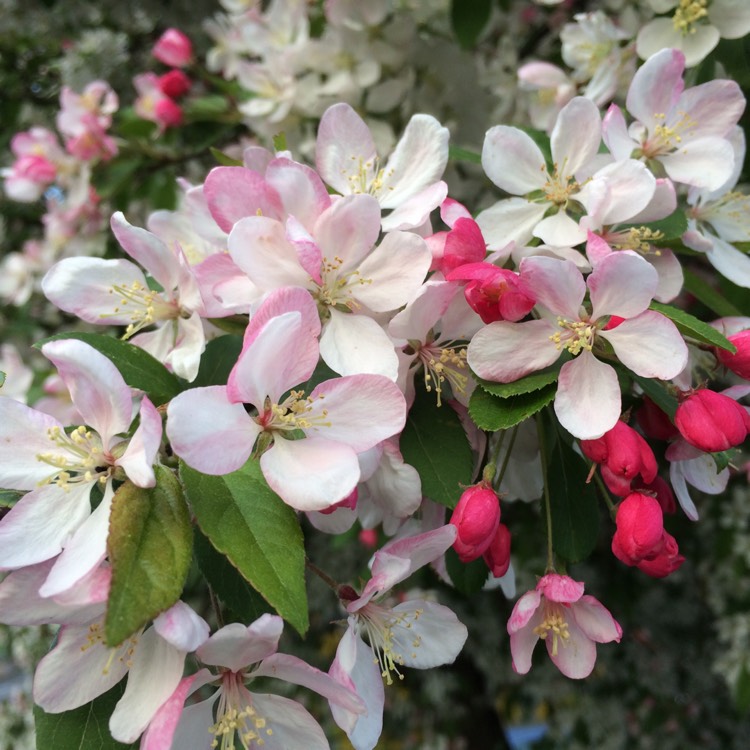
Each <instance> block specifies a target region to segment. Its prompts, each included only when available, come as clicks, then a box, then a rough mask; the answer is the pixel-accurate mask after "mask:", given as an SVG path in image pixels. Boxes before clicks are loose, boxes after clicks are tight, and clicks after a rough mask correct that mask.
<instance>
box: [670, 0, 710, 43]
mask: <svg viewBox="0 0 750 750" xmlns="http://www.w3.org/2000/svg"><path fill="white" fill-rule="evenodd" d="M707 6H708V0H680V4H679V6H678V7H677V9H676V10H675V12H674V17H673V18H672V23H673V24H674V28H675V31H679V32H680V33H681V34H682V35H683V36H687V35H688V34H695V31H696V29H695V26H696V24H697V22H698V21H700V19H701V18H708V10H707Z"/></svg>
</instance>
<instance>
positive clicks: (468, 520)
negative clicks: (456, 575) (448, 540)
mask: <svg viewBox="0 0 750 750" xmlns="http://www.w3.org/2000/svg"><path fill="white" fill-rule="evenodd" d="M450 522H451V523H452V524H453V525H454V526H455V527H456V528H457V529H458V533H457V534H456V541H455V542H454V543H453V549H455V550H456V552H458V557H459V559H460V560H461V562H471V561H472V560H476V559H477V557H479V556H480V555H481V554H482V553H483V552H484V551H485V550H486V549H487V548H488V547H489V546H490V544H491V543H492V539H493V537H494V536H495V532H496V531H497V527H498V524H499V523H500V499H499V498H498V496H497V495H496V494H495V492H494V491H493V490H491V489H490V488H489V487H487V486H486V485H484V484H478V485H475V486H473V487H469V488H468V489H466V490H464V493H463V495H461V499H460V500H459V501H458V505H456V508H455V510H454V511H453V515H452V516H451V520H450Z"/></svg>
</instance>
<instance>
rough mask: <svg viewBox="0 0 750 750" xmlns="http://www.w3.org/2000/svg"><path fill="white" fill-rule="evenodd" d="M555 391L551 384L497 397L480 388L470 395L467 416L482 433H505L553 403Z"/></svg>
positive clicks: (555, 388)
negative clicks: (530, 390)
mask: <svg viewBox="0 0 750 750" xmlns="http://www.w3.org/2000/svg"><path fill="white" fill-rule="evenodd" d="M510 385H514V384H513V383H511V384H510ZM556 392H557V386H556V385H555V384H550V385H547V386H545V387H544V388H541V389H539V390H535V391H532V392H530V393H523V394H521V395H518V396H511V397H509V398H499V397H497V396H493V395H492V394H491V393H488V392H487V391H485V390H484V388H482V387H479V388H477V389H476V390H475V391H474V393H472V394H471V400H470V401H469V416H470V417H471V418H472V420H473V421H474V424H476V426H477V427H479V428H480V429H482V430H487V431H489V432H496V431H497V430H507V429H509V428H510V427H515V425H517V424H520V423H521V422H523V421H524V419H528V418H529V417H531V416H533V415H534V414H536V413H537V412H538V411H541V410H542V409H543V408H544V407H545V406H547V404H550V403H552V400H553V399H554V398H555V393H556Z"/></svg>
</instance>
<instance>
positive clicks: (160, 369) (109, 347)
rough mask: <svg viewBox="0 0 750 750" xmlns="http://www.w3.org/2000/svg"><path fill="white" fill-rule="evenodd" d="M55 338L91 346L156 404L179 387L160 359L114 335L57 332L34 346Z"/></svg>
mask: <svg viewBox="0 0 750 750" xmlns="http://www.w3.org/2000/svg"><path fill="white" fill-rule="evenodd" d="M58 339H77V340H78V341H83V342H85V343H87V344H88V345H89V346H93V347H94V349H96V350H97V351H98V352H100V353H101V354H103V355H104V356H105V357H107V358H108V359H109V360H111V362H112V364H113V365H114V366H115V367H116V368H117V369H118V370H119V371H120V374H121V375H122V377H123V379H124V380H125V382H126V383H127V384H128V385H129V386H130V387H131V388H137V389H139V390H141V391H143V392H144V393H145V394H146V395H147V396H148V397H149V398H150V399H151V401H153V403H154V404H155V405H156V406H158V405H160V404H165V403H167V401H169V400H170V399H172V398H174V396H176V395H177V394H178V393H179V392H180V391H181V390H182V384H181V383H180V380H179V379H178V378H177V377H176V376H175V375H173V374H172V373H171V372H169V370H167V368H166V367H164V365H163V364H162V363H161V362H159V361H158V360H157V359H154V357H152V356H151V355H150V354H149V353H148V352H146V351H144V350H143V349H141V348H139V347H137V346H134V345H133V344H130V343H129V342H127V341H123V340H122V339H116V338H114V336H107V335H105V334H102V333H77V332H68V333H59V334H57V335H55V336H50V337H49V338H47V339H44V340H43V341H39V342H38V343H36V344H34V346H35V347H36V348H37V349H41V348H42V346H43V345H44V344H46V343H47V342H48V341H57V340H58Z"/></svg>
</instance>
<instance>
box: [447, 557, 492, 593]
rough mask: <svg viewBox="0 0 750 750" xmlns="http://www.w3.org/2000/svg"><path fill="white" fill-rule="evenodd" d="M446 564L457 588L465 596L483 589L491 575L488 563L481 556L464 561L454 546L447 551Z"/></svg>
mask: <svg viewBox="0 0 750 750" xmlns="http://www.w3.org/2000/svg"><path fill="white" fill-rule="evenodd" d="M445 566H446V568H447V570H448V575H449V576H450V577H451V581H452V582H453V585H454V586H455V587H456V590H457V591H460V592H461V593H462V594H463V595H464V596H473V595H474V594H476V593H478V592H479V591H481V590H482V586H484V584H485V583H486V582H487V578H488V576H489V570H488V568H487V565H486V563H485V562H484V560H483V559H482V558H481V557H478V558H477V559H476V560H472V561H471V562H470V563H463V562H461V560H460V559H459V557H458V553H457V552H456V551H455V550H454V549H453V548H452V547H451V548H450V549H449V550H448V551H447V552H446V553H445Z"/></svg>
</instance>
